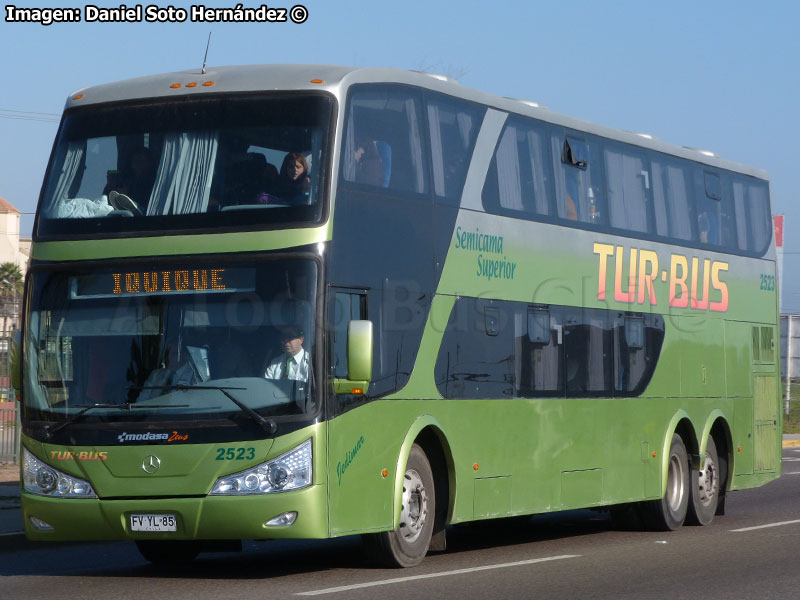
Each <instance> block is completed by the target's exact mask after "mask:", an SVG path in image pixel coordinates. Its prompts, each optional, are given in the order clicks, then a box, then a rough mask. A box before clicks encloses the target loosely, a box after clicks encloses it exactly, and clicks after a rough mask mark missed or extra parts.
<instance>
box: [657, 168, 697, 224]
mask: <svg viewBox="0 0 800 600" xmlns="http://www.w3.org/2000/svg"><path fill="white" fill-rule="evenodd" d="M651 167H652V175H653V207H654V209H655V211H654V212H655V221H656V233H658V235H660V236H662V237H671V238H675V239H678V240H691V239H692V221H691V218H690V217H691V213H690V209H689V189H690V188H689V174H688V170H687V168H686V166H685V164H684V163H683V162H682V161H678V160H673V159H670V158H668V157H666V156H663V155H656V156H654V157H653V160H652V162H651Z"/></svg>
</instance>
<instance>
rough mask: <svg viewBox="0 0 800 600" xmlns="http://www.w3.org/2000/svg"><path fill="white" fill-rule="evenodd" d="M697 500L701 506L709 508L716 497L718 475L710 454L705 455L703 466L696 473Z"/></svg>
mask: <svg viewBox="0 0 800 600" xmlns="http://www.w3.org/2000/svg"><path fill="white" fill-rule="evenodd" d="M697 488H698V500H699V501H700V503H701V504H702V505H703V506H709V505H710V504H712V503H713V502H714V499H715V498H716V497H717V489H718V488H719V475H718V473H717V465H716V463H715V462H714V459H713V458H712V457H711V455H710V454H706V461H705V466H704V467H703V468H702V469H701V470H700V471H698V472H697Z"/></svg>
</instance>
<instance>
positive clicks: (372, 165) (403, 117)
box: [342, 86, 428, 194]
mask: <svg viewBox="0 0 800 600" xmlns="http://www.w3.org/2000/svg"><path fill="white" fill-rule="evenodd" d="M349 102H350V104H349V107H348V110H347V123H346V125H345V138H344V146H343V148H342V176H343V177H344V180H345V181H347V182H349V183H355V184H359V185H364V186H371V187H379V188H385V189H387V190H389V191H390V192H392V193H395V194H396V193H401V194H405V193H416V194H424V193H426V192H427V191H428V185H427V181H426V177H425V170H426V169H425V163H426V158H425V156H424V154H423V152H424V146H423V143H422V140H423V138H422V137H421V133H420V131H421V125H422V109H421V103H420V98H419V97H418V95H417V94H416V93H415V92H414V91H411V90H409V89H406V88H402V87H397V86H385V87H384V86H380V87H375V86H354V87H353V91H352V92H351V96H350V101H349Z"/></svg>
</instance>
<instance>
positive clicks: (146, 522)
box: [131, 515, 178, 531]
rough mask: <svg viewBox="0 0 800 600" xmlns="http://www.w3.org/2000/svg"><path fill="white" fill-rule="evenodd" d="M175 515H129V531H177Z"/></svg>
mask: <svg viewBox="0 0 800 600" xmlns="http://www.w3.org/2000/svg"><path fill="white" fill-rule="evenodd" d="M177 530H178V520H177V519H176V518H175V515H131V531H177Z"/></svg>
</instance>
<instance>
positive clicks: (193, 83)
mask: <svg viewBox="0 0 800 600" xmlns="http://www.w3.org/2000/svg"><path fill="white" fill-rule="evenodd" d="M186 87H189V88H192V87H197V82H196V81H193V82H191V83H187V84H186Z"/></svg>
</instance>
